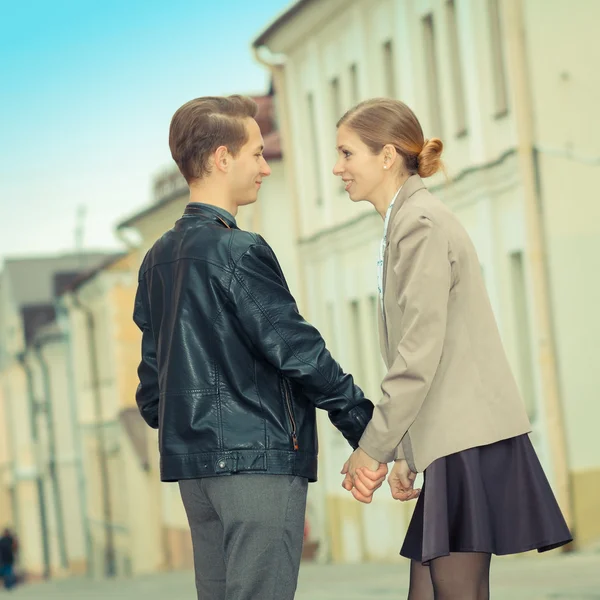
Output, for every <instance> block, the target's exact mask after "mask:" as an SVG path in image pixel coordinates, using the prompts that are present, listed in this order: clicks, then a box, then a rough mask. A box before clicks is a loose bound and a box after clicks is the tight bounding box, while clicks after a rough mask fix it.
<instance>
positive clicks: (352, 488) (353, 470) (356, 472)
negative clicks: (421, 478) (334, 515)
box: [342, 448, 421, 504]
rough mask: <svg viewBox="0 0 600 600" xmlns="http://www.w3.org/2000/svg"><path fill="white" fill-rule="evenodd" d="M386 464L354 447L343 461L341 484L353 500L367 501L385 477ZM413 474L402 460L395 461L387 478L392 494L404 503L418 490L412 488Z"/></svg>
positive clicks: (414, 496) (366, 502)
mask: <svg viewBox="0 0 600 600" xmlns="http://www.w3.org/2000/svg"><path fill="white" fill-rule="evenodd" d="M387 472H388V467H387V465H386V464H385V463H381V464H380V463H379V462H377V461H376V460H375V459H373V458H371V457H370V456H369V455H368V454H367V453H366V452H365V451H364V450H362V449H361V448H357V449H356V450H355V451H354V452H353V453H352V455H351V456H350V458H349V459H348V460H347V461H346V464H345V465H344V467H343V469H342V475H345V478H344V481H343V483H342V487H343V488H344V489H345V490H347V491H349V492H350V493H351V494H352V495H353V496H354V498H355V499H356V500H358V501H359V502H363V503H364V504H370V503H371V502H372V500H373V494H374V493H375V490H377V489H379V488H380V487H381V485H382V484H383V481H384V480H385V476H386V475H387ZM416 477H417V474H416V473H414V472H413V471H411V470H410V467H409V466H408V463H407V462H406V461H405V460H397V461H395V463H394V466H393V468H392V471H391V472H390V475H389V477H388V484H389V486H390V491H391V493H392V497H393V498H395V499H396V500H400V501H401V502H407V501H409V500H414V499H415V498H418V497H419V494H420V493H421V490H420V489H414V483H415V479H416Z"/></svg>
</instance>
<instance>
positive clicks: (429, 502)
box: [400, 435, 572, 564]
mask: <svg viewBox="0 0 600 600" xmlns="http://www.w3.org/2000/svg"><path fill="white" fill-rule="evenodd" d="M423 475H424V482H423V487H422V491H421V495H420V496H419V499H418V500H417V505H416V507H415V511H414V513H413V516H412V519H411V522H410V525H409V526H408V531H407V533H406V538H405V540H404V544H403V546H402V550H400V554H401V555H402V556H405V557H406V558H410V559H412V560H415V561H419V562H422V563H425V564H427V563H428V562H429V561H430V560H433V559H434V558H439V557H440V556H448V554H450V553H451V552H486V553H489V554H498V555H500V554H517V553H519V552H527V551H528V550H538V551H539V552H544V551H546V550H552V549H553V548H558V547H559V546H562V545H564V544H567V543H569V542H570V541H571V539H572V538H571V534H570V532H569V528H568V527H567V524H566V522H565V519H564V517H563V516H562V513H561V511H560V508H559V507H558V503H557V502H556V499H555V497H554V494H553V492H552V489H551V488H550V484H549V483H548V480H547V478H546V475H545V474H544V471H543V469H542V466H541V464H540V461H539V459H538V457H537V455H536V453H535V450H534V448H533V446H532V444H531V440H530V439H529V436H528V435H520V436H517V437H514V438H510V439H507V440H502V441H500V442H496V443H495V444H490V445H489V446H479V447H477V448H470V449H469V450H464V451H463V452H457V453H456V454H451V455H450V456H445V457H443V458H440V459H438V460H436V461H434V462H433V463H431V465H429V467H427V469H425V472H424V474H423Z"/></svg>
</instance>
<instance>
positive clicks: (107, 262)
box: [61, 252, 127, 293]
mask: <svg viewBox="0 0 600 600" xmlns="http://www.w3.org/2000/svg"><path fill="white" fill-rule="evenodd" d="M125 256H127V253H126V252H117V253H115V254H111V255H110V256H108V257H107V258H105V259H104V260H103V261H101V262H100V263H99V264H98V265H96V266H95V267H93V268H91V269H88V270H87V271H83V272H79V273H77V274H76V276H75V277H73V278H72V280H71V281H69V282H68V283H67V284H66V285H65V286H64V287H63V288H62V290H61V293H63V292H66V291H70V290H76V289H78V288H79V287H81V286H82V285H83V284H84V283H85V282H86V281H89V280H90V279H93V278H94V277H95V276H96V275H97V274H98V273H100V272H101V271H104V270H105V269H108V267H111V266H112V265H114V264H115V263H117V262H119V261H120V260H121V259H122V258H124V257H125Z"/></svg>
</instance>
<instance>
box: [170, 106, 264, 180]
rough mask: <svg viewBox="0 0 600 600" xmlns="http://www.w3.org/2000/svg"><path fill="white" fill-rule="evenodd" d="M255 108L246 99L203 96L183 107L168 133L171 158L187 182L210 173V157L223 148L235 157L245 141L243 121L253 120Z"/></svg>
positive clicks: (173, 120) (246, 136) (176, 114)
mask: <svg viewBox="0 0 600 600" xmlns="http://www.w3.org/2000/svg"><path fill="white" fill-rule="evenodd" d="M257 113H258V105H257V104H256V102H255V101H254V100H252V99H251V98H247V97H246V96H237V95H236V96H227V97H218V96H205V97H203V98H196V99H195V100H190V101H189V102H187V103H186V104H184V105H183V106H182V107H181V108H179V109H178V110H177V112H176V113H175V114H174V115H173V119H172V120H171V128H170V130H169V146H170V148H171V156H172V157H173V160H174V161H175V162H176V163H177V166H178V167H179V170H180V171H181V174H182V175H183V176H184V177H185V179H186V181H187V182H188V183H190V182H191V181H194V180H195V179H202V178H203V177H204V176H205V175H207V174H208V173H209V172H210V166H209V158H210V155H211V154H212V153H213V152H214V151H215V150H216V149H217V148H218V147H219V146H226V147H227V149H228V150H229V152H230V153H231V154H232V155H233V156H236V155H237V153H238V152H239V151H240V149H241V148H242V146H243V145H244V144H245V143H246V142H247V141H248V132H247V130H246V125H245V123H244V120H245V119H248V118H255V117H256V115H257Z"/></svg>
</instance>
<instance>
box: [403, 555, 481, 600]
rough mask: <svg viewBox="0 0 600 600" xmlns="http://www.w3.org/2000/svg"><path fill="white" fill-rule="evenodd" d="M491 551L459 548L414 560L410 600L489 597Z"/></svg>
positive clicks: (411, 569)
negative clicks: (425, 559)
mask: <svg viewBox="0 0 600 600" xmlns="http://www.w3.org/2000/svg"><path fill="white" fill-rule="evenodd" d="M491 558H492V556H491V554H484V553H483V552H455V553H452V554H450V555H449V556H441V557H440V558H435V559H434V560H432V561H431V562H430V563H429V565H423V564H421V563H420V562H416V561H414V560H413V561H411V563H410V588H409V590H408V600H489V597H490V561H491Z"/></svg>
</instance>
